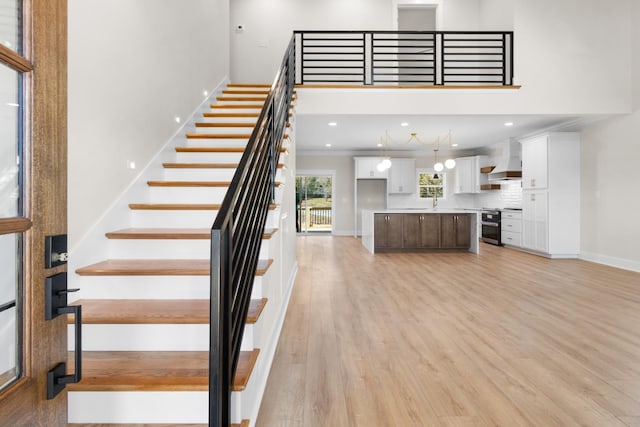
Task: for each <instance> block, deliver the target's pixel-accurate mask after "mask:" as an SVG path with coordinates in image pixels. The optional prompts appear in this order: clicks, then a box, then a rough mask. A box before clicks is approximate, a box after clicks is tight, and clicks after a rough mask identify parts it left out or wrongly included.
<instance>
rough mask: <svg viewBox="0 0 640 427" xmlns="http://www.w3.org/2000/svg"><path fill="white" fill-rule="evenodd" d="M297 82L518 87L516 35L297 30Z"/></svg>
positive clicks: (503, 32) (509, 32)
mask: <svg viewBox="0 0 640 427" xmlns="http://www.w3.org/2000/svg"><path fill="white" fill-rule="evenodd" d="M294 36H295V41H296V51H297V57H296V69H297V75H296V83H297V84H313V83H337V84H361V85H496V86H508V85H512V84H513V31H295V32H294Z"/></svg>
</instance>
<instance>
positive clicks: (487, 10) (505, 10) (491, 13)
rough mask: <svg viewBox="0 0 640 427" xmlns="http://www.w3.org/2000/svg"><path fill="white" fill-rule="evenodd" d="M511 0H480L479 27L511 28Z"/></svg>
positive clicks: (489, 29) (507, 29)
mask: <svg viewBox="0 0 640 427" xmlns="http://www.w3.org/2000/svg"><path fill="white" fill-rule="evenodd" d="M513 3H514V2H513V0H480V28H482V29H484V30H487V31H492V30H493V31H510V30H513V10H514V4H513Z"/></svg>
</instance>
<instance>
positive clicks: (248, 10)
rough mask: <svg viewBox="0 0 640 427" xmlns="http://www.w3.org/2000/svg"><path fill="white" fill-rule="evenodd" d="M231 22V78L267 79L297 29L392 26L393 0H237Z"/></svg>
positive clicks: (252, 80)
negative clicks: (238, 28) (240, 29)
mask: <svg viewBox="0 0 640 427" xmlns="http://www.w3.org/2000/svg"><path fill="white" fill-rule="evenodd" d="M238 25H243V26H244V30H243V31H242V32H238V31H237V30H236V27H237V26H238ZM231 26H232V29H231V52H232V55H231V81H233V82H238V83H268V82H271V81H272V80H273V77H274V75H275V73H276V70H277V69H278V67H279V66H280V63H281V62H282V57H283V54H284V50H285V48H286V46H287V43H288V42H289V40H290V39H291V35H292V33H293V31H294V30H365V29H367V30H369V29H378V30H388V29H390V28H391V0H348V1H346V0H270V1H264V0H233V1H232V2H231Z"/></svg>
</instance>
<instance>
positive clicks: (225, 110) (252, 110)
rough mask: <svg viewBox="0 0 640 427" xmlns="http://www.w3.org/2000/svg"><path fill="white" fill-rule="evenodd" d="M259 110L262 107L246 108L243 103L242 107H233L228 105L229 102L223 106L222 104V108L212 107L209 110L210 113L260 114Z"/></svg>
mask: <svg viewBox="0 0 640 427" xmlns="http://www.w3.org/2000/svg"><path fill="white" fill-rule="evenodd" d="M260 110H262V107H260V108H248V107H246V108H245V106H244V105H243V108H233V107H230V106H229V104H227V105H226V108H225V106H222V108H212V109H211V110H210V111H211V112H212V113H242V114H244V113H252V114H253V113H258V114H260Z"/></svg>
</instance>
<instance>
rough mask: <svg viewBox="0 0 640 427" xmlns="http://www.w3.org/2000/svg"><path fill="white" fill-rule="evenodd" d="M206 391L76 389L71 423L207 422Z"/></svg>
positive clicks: (71, 397) (73, 396)
mask: <svg viewBox="0 0 640 427" xmlns="http://www.w3.org/2000/svg"><path fill="white" fill-rule="evenodd" d="M208 408H209V393H208V392H206V391H173V392H172V391H118V392H105V391H87V392H84V391H83V392H80V391H73V392H69V415H68V422H69V423H114V424H115V423H123V424H124V423H132V424H133V423H167V424H170V423H176V424H181V423H182V424H184V423H193V424H196V423H207V422H208V413H209V412H208Z"/></svg>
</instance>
